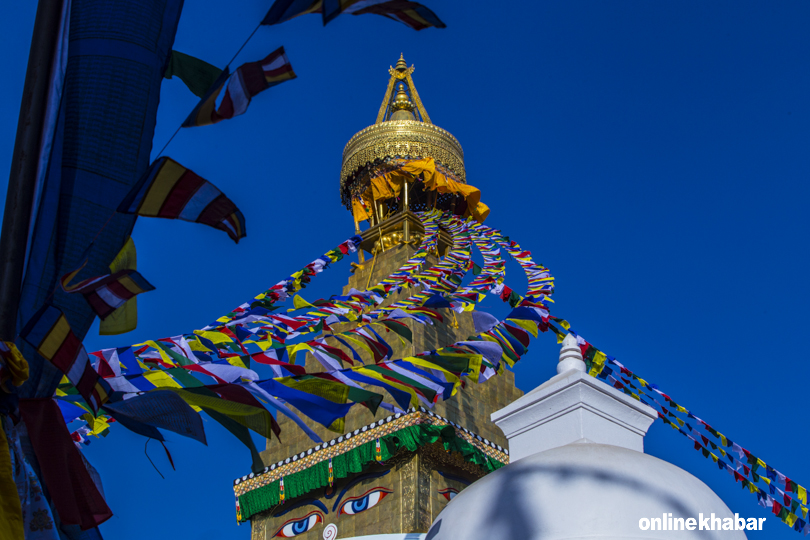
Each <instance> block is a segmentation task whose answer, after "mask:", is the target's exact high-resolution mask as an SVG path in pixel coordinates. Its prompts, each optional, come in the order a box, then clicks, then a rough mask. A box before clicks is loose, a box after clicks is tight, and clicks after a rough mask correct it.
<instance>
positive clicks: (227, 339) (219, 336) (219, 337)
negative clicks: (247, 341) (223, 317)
mask: <svg viewBox="0 0 810 540" xmlns="http://www.w3.org/2000/svg"><path fill="white" fill-rule="evenodd" d="M194 333H195V334H197V335H198V336H202V337H204V338H205V339H207V340H209V341H211V342H212V343H214V344H216V343H233V338H232V337H231V336H229V335H228V334H223V333H222V332H213V331H211V330H194ZM192 350H193V349H192Z"/></svg>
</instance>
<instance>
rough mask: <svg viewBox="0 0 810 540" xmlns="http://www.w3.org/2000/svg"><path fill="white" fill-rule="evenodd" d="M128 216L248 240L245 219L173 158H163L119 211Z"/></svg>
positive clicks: (154, 164)
mask: <svg viewBox="0 0 810 540" xmlns="http://www.w3.org/2000/svg"><path fill="white" fill-rule="evenodd" d="M118 211H119V212H121V213H124V214H138V215H139V216H147V217H160V218H167V219H182V220H183V221H191V222H195V223H202V224H204V225H208V226H211V227H214V228H215V229H220V230H222V231H225V232H226V233H228V236H230V237H231V239H232V240H233V241H234V242H237V243H239V239H240V238H244V237H245V216H243V215H242V212H240V211H239V209H238V208H237V207H236V205H235V204H234V203H233V202H232V201H231V200H230V199H229V198H228V197H226V196H225V195H224V194H223V193H222V192H221V191H220V190H219V189H217V188H216V186H214V185H213V184H212V183H210V182H209V181H207V180H205V179H203V178H201V177H199V176H197V174H195V173H194V172H193V171H190V170H189V169H186V168H185V167H183V166H182V165H180V164H179V163H177V162H176V161H175V160H173V159H171V158H169V157H166V156H164V157H161V158H159V159H158V160H156V161H155V162H153V163H152V165H150V167H149V169H148V170H147V171H146V173H145V174H144V175H143V176H142V177H141V179H140V180H139V181H138V183H137V184H136V185H135V186H134V187H133V189H132V191H130V193H129V195H127V196H126V198H125V199H124V201H123V202H122V203H121V205H120V206H119V207H118Z"/></svg>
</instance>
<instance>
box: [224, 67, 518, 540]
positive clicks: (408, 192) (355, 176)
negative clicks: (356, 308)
mask: <svg viewBox="0 0 810 540" xmlns="http://www.w3.org/2000/svg"><path fill="white" fill-rule="evenodd" d="M389 73H390V74H391V78H390V80H389V83H388V88H387V90H386V93H385V99H384V100H383V103H382V106H381V107H380V111H379V114H378V115H377V122H376V123H375V124H374V125H372V126H369V127H368V128H366V129H364V130H362V131H360V132H359V133H357V134H356V135H355V136H354V137H352V138H351V140H350V141H349V143H348V144H347V145H346V149H345V150H344V152H343V168H342V171H341V183H340V185H341V196H342V198H343V203H344V204H345V205H346V206H347V207H348V208H350V209H351V208H352V204H351V200H352V197H353V196H354V195H356V194H357V193H361V192H362V190H365V189H366V188H367V187H368V183H369V180H370V177H371V176H372V175H373V174H374V173H375V170H378V169H379V168H381V167H384V166H385V165H386V164H387V163H389V162H392V161H393V160H397V159H402V158H433V159H434V160H435V162H436V164H437V168H441V170H442V172H443V173H444V174H445V175H447V176H448V177H451V178H453V179H454V180H455V181H456V182H464V180H465V171H464V154H463V152H462V150H461V145H460V144H459V143H458V141H457V140H456V139H455V137H453V136H452V135H451V134H450V133H448V132H447V131H445V130H443V129H441V128H439V127H437V126H435V125H434V124H432V123H431V121H430V118H429V117H428V115H427V112H426V111H425V108H424V106H423V105H422V102H421V100H420V99H419V94H418V93H417V92H416V88H415V87H414V84H413V80H412V78H411V74H412V73H413V67H407V66H406V64H405V60H404V59H402V58H400V60H399V62H397V64H396V66H395V67H393V68H391V69H390V71H389ZM377 202H378V204H377V205H375V208H374V210H373V212H372V215H370V216H369V222H370V223H369V227H368V228H367V229H366V230H365V231H363V232H362V236H363V239H364V240H363V243H362V247H363V249H365V250H366V251H367V252H368V253H371V254H373V257H374V259H373V260H366V261H365V262H362V259H361V264H355V268H354V273H353V275H351V276H350V277H349V280H348V283H347V284H346V286H345V287H344V291H343V292H344V294H347V293H348V291H349V290H350V289H352V288H355V289H357V290H365V289H367V288H368V284H369V283H371V284H376V283H378V282H379V281H381V280H382V279H383V278H385V277H386V276H388V275H389V274H391V273H393V272H395V271H396V270H397V269H398V268H399V267H400V266H402V264H404V263H405V262H406V261H407V260H408V259H409V258H410V257H411V256H412V255H413V254H414V253H415V252H416V247H417V245H418V241H417V240H418V238H417V237H418V235H421V234H422V233H423V230H422V225H421V222H420V220H419V219H418V218H417V217H416V216H415V215H414V213H413V212H419V211H422V210H427V209H428V208H438V209H444V210H450V209H453V208H454V205H457V204H461V198H460V197H457V196H455V195H453V194H449V193H448V194H439V195H438V197H437V196H436V194H435V192H432V193H431V192H426V191H423V190H422V189H421V182H412V183H410V184H409V185H406V189H405V190H404V192H403V193H402V197H401V198H399V199H397V198H392V199H389V200H383V201H377ZM355 225H357V222H356V221H355ZM381 239H382V242H380V240H381ZM375 246H376V247H375ZM449 247H452V239H451V237H450V235H448V234H446V233H444V232H442V235H441V238H440V244H439V252H441V253H442V254H443V253H445V251H446V249H448V248H449ZM361 253H362V252H361ZM438 255H439V254H438V253H437V254H433V255H429V256H428V260H427V262H426V265H427V266H431V265H435V264H437V263H438V262H439V258H438ZM417 290H418V288H411V289H404V290H403V291H402V292H401V293H399V294H396V293H394V294H392V295H391V296H389V297H388V299H387V300H386V302H385V304H384V305H388V304H390V303H392V302H396V301H399V300H401V299H404V298H406V297H408V296H410V295H412V294H413V293H415V292H416V291H417ZM439 311H442V312H444V315H445V317H444V320H445V323H438V322H436V323H435V324H433V325H421V324H418V323H415V322H414V321H410V320H403V321H407V323H408V325H409V327H410V329H411V331H412V332H413V339H412V341H411V342H410V343H408V342H404V341H403V342H398V341H399V340H397V339H396V338H393V339H390V340H389V341H388V342H389V344H390V345H391V347H392V348H393V350H394V355H393V358H405V357H408V356H413V355H414V354H417V353H419V352H422V351H428V350H434V349H439V348H441V347H444V346H447V345H450V344H452V343H455V342H457V341H461V340H464V339H466V338H468V337H469V336H471V335H472V334H474V333H475V331H474V325H473V322H472V316H471V315H470V313H462V314H460V315H457V316H454V315H453V313H451V312H450V310H446V309H440V310H439ZM355 326H356V323H343V324H340V325H333V326H332V330H333V332H335V333H337V332H342V331H346V330H349V329H351V328H354V327H355ZM363 360H364V361H367V362H372V363H373V360H371V359H370V358H365V357H364V358H363ZM306 368H307V370H308V371H309V372H317V371H323V367H322V366H321V365H320V364H319V363H318V362H317V361H316V360H315V359H314V358H312V357H311V356H310V355H309V354H308V355H307V363H306ZM369 389H370V390H372V391H376V392H380V391H381V390H380V389H379V388H372V387H369ZM521 394H522V393H521V392H520V391H519V390H518V389H517V388H516V387H515V385H514V375H513V373H512V372H510V371H505V372H504V373H503V374H502V375H499V376H496V377H493V378H491V379H490V380H489V381H487V382H486V383H483V384H480V385H479V384H477V383H476V382H475V381H468V383H467V386H466V387H464V388H463V389H461V390H459V391H458V393H457V394H456V395H455V396H453V397H452V398H450V399H448V400H446V401H441V400H439V401H438V403H436V405H435V407H434V408H433V409H432V411H426V410H417V409H413V410H409V411H407V413H406V414H394V413H392V412H391V411H386V410H384V409H383V408H380V409H379V410H378V411H377V414H376V416H372V415H371V413H370V411H369V410H368V409H366V408H364V407H362V406H360V405H355V406H354V407H353V408H352V410H351V412H350V413H349V415H348V416H347V417H346V420H345V433H344V434H340V433H334V432H331V431H329V430H327V429H326V428H324V427H322V426H319V425H311V424H310V426H311V427H312V429H313V430H314V431H315V432H316V433H317V434H318V435H319V436H320V437H321V438H322V439H323V440H324V441H326V442H325V443H324V444H323V445H320V444H316V443H314V442H313V441H312V440H311V439H310V438H309V437H308V436H307V435H306V434H305V433H304V432H303V431H301V430H300V429H299V428H298V427H297V426H296V425H295V424H294V423H293V422H292V421H291V420H288V419H286V418H285V417H283V416H281V415H279V423H280V425H281V427H282V441H283V443H282V444H279V442H278V441H268V443H267V450H265V451H264V452H262V458H263V460H264V462H265V465H267V469H265V472H264V473H263V474H260V475H257V476H256V477H254V475H250V478H249V479H248V480H247V482H246V483H247V484H248V486H247V487H245V485H244V484H245V482H244V481H242V482H243V484H242V486H241V487H240V486H239V485H237V486H235V488H236V489H237V492H239V491H240V490H246V489H252V490H257V491H259V490H262V489H268V490H269V489H270V488H272V487H273V483H276V484H277V485H280V480H281V479H285V478H286V486H287V487H286V490H287V493H288V495H287V498H286V499H285V501H284V502H283V504H278V503H275V502H267V503H266V504H264V505H263V506H262V505H259V507H254V508H252V509H243V512H246V515H245V518H248V519H250V521H251V526H252V540H269V539H270V538H273V537H285V535H286V536H289V535H292V534H295V536H296V538H298V539H299V540H315V539H321V538H330V539H332V538H340V539H347V538H353V537H356V536H364V535H372V534H396V533H420V532H421V533H424V532H427V530H428V528H429V527H430V524H431V523H432V522H433V520H434V519H435V518H436V516H437V515H438V514H439V512H440V511H441V510H442V508H444V505H446V504H447V501H448V500H449V499H450V498H452V497H453V496H454V494H455V493H457V492H458V491H461V490H462V489H464V488H465V487H466V486H467V485H469V483H471V482H473V481H475V480H477V479H478V478H480V477H482V476H483V475H484V474H486V473H487V470H486V467H485V466H483V465H481V460H480V456H481V455H486V456H489V457H488V458H486V459H491V460H495V461H498V462H499V463H504V462H506V461H508V451H507V450H506V448H504V447H506V445H507V441H506V439H505V437H504V436H503V433H502V432H501V431H500V429H499V428H498V427H497V426H495V425H494V424H493V423H492V422H490V419H489V418H490V414H491V413H492V412H494V411H496V410H498V409H501V408H503V407H504V406H506V405H507V404H509V403H511V402H512V401H514V400H515V399H517V398H518V397H519V396H520V395H521ZM422 426H433V427H432V428H431V429H440V430H444V431H442V433H443V435H442V438H441V439H439V440H435V441H425V440H422V441H421V442H420V443H419V444H415V443H414V444H415V446H414V444H412V445H411V446H412V449H411V450H408V449H405V448H403V449H401V450H400V451H398V452H397V453H396V454H395V455H394V456H392V457H391V459H389V460H388V461H386V462H382V463H381V462H377V461H376V460H375V458H374V457H373V455H372V457H369V456H368V455H366V456H365V457H363V456H360V455H358V448H359V447H358V445H361V444H366V445H368V444H372V446H373V441H374V440H375V439H376V438H380V437H383V436H391V435H392V434H393V435H397V434H399V433H402V434H403V437H405V435H404V434H405V432H406V431H408V430H413V429H421V427H422ZM445 437H449V438H450V439H453V438H455V439H454V440H455V441H456V442H457V443H459V444H460V445H461V446H463V447H465V448H466V449H467V450H470V449H473V453H474V452H478V456H479V458H475V457H473V455H472V453H470V452H469V451H467V452H464V451H461V450H458V449H459V448H460V447H461V446H453V444H451V445H449V446H448V445H446V444H444V443H443V441H445ZM448 448H451V450H448ZM453 448H455V450H452V449H453ZM352 452H353V453H354V454H352V456H353V457H352V459H351V460H349V461H350V462H351V465H350V466H349V469H350V470H351V473H350V474H349V476H348V477H346V478H342V477H340V475H338V474H337V473H336V474H335V480H334V483H333V485H332V486H329V485H328V484H326V483H325V479H326V477H325V474H326V473H325V472H324V471H325V464H326V461H325V460H326V459H328V458H327V457H325V456H329V457H330V458H331V459H333V460H335V463H337V460H338V459H339V458H340V457H345V456H348V455H349V454H350V453H352ZM336 466H337V465H336ZM318 467H320V472H318V471H317V469H318ZM302 471H310V472H311V473H312V474H310V472H305V473H304V474H303V475H302V474H301V473H302ZM295 475H298V476H295ZM294 478H297V479H296V480H293V479H294ZM301 478H308V480H303V482H310V484H306V485H304V486H303V487H302V485H301V482H302V480H301ZM239 481H240V480H237V482H239ZM293 483H295V486H293ZM274 489H276V490H277V491H276V492H275V493H278V489H279V488H278V487H275V488H274ZM293 489H295V490H296V493H297V495H294V496H291V495H290V494H291V490H293ZM256 499H257V500H259V499H261V497H257V498H256ZM267 500H268V501H271V500H274V499H272V496H270V497H268V499H267ZM333 527H337V531H335V530H334V528H333Z"/></svg>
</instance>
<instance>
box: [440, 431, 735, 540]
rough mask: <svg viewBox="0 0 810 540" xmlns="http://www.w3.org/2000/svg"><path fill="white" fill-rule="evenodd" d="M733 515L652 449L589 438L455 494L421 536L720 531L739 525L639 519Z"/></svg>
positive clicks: (524, 537)
mask: <svg viewBox="0 0 810 540" xmlns="http://www.w3.org/2000/svg"><path fill="white" fill-rule="evenodd" d="M665 513H667V514H672V517H673V519H674V518H679V517H680V518H684V520H686V519H687V518H695V520H697V519H698V518H699V515H700V514H701V513H702V514H703V517H704V518H706V517H711V514H712V513H714V514H715V517H716V518H720V519H722V518H729V517H730V518H733V517H734V514H732V513H731V511H730V510H729V509H728V507H727V506H726V505H725V504H724V503H723V501H722V500H721V499H720V498H719V497H718V496H717V495H715V493H714V492H713V491H712V490H711V489H709V487H708V486H706V485H705V484H704V483H703V482H701V481H700V480H698V479H697V478H695V477H694V476H692V475H691V474H689V473H688V472H686V471H684V470H683V469H680V468H678V467H676V466H674V465H672V464H670V463H667V462H665V461H662V460H660V459H658V458H655V457H653V456H650V455H647V454H644V453H641V452H637V451H635V450H630V449H627V448H621V447H619V446H612V445H607V444H594V443H592V442H590V441H588V440H587V439H582V440H580V441H577V442H574V443H571V444H567V445H565V446H560V447H557V448H552V449H550V450H546V451H544V452H540V453H537V454H534V455H530V456H527V457H524V458H523V459H520V460H519V461H517V462H514V463H512V464H510V465H508V466H506V467H504V468H502V469H500V470H498V471H496V472H494V473H492V474H490V475H488V476H486V477H484V478H482V479H481V480H479V481H477V482H475V483H474V484H472V485H471V486H469V487H468V488H466V489H465V490H464V491H462V492H461V493H459V494H458V495H457V496H456V497H454V498H453V500H452V501H451V502H450V503H449V504H448V505H447V507H446V508H445V509H444V510H443V511H442V512H441V513H440V514H439V516H438V517H437V518H436V521H435V522H434V523H433V526H432V527H431V529H430V531H429V532H428V534H427V536H426V540H453V539H457V538H463V539H464V540H479V539H480V540H493V539H497V540H507V539H516V540H517V539H520V540H539V539H543V540H557V539H565V538H569V539H573V538H589V539H596V538H599V539H620V538H622V539H625V538H639V539H641V538H662V539H663V538H669V539H671V538H673V537H675V538H702V539H706V538H720V537H721V536H722V538H723V539H724V540H732V539H733V540H742V539H744V538H746V536H745V534H744V533H743V532H742V531H736V530H735V531H723V530H719V531H718V530H715V531H705V530H703V531H700V530H697V528H696V530H694V531H687V530H683V531H682V530H665V531H661V530H649V529H648V530H646V531H645V530H641V529H640V528H639V520H640V519H642V518H648V519H650V518H662V516H663V514H665Z"/></svg>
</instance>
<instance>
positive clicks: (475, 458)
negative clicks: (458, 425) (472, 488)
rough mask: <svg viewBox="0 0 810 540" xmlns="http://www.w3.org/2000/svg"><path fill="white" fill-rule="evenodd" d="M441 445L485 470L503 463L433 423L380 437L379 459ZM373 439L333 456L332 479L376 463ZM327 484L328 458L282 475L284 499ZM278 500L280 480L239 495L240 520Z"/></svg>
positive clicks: (273, 504) (448, 427)
mask: <svg viewBox="0 0 810 540" xmlns="http://www.w3.org/2000/svg"><path fill="white" fill-rule="evenodd" d="M440 439H441V441H442V443H443V444H444V449H445V450H448V451H450V452H460V453H461V455H462V456H464V459H466V460H467V461H469V462H471V463H474V464H476V465H478V466H479V467H481V468H482V469H483V470H485V471H486V472H487V473H490V472H492V471H495V470H497V469H500V468H501V467H503V466H504V464H503V463H501V462H500V461H498V460H495V459H492V458H490V457H489V456H487V455H486V454H485V453H483V452H482V451H481V450H479V449H478V448H476V447H475V446H473V445H472V444H470V443H468V442H467V441H465V440H464V439H462V438H460V437H458V436H456V430H455V429H454V428H453V426H434V425H430V424H418V425H415V426H408V427H405V428H403V429H401V430H399V431H397V432H395V433H391V434H389V435H384V436H383V437H381V438H380V446H381V450H382V460H383V461H387V460H389V459H391V457H393V456H394V454H396V453H397V452H398V451H400V450H401V449H403V448H404V449H406V450H408V451H409V452H415V451H416V450H417V449H418V448H419V447H421V446H425V445H428V444H432V443H434V442H436V441H438V440H440ZM375 454H376V440H372V441H369V442H367V443H365V444H363V445H361V446H358V447H357V448H353V449H352V450H349V451H348V452H346V453H345V454H341V455H339V456H334V457H333V458H332V470H333V472H334V475H335V479H336V480H337V479H338V478H346V477H348V476H349V475H351V474H356V473H359V472H362V471H363V469H364V468H365V467H367V466H368V465H370V464H373V463H376V461H377V460H376V457H375ZM328 485H329V460H328V459H324V460H323V461H320V462H318V463H316V464H315V465H313V466H311V467H309V468H307V469H304V470H302V471H298V472H296V473H293V474H290V475H289V476H285V477H284V498H285V499H286V500H292V499H295V498H296V497H300V496H301V495H304V494H306V493H309V492H310V491H312V490H314V489H318V488H322V487H325V486H328ZM278 503H279V481H278V480H276V481H275V482H273V483H271V484H268V485H266V486H262V487H260V488H257V489H254V490H252V491H249V492H247V493H245V494H244V495H240V496H239V506H240V508H241V510H242V521H243V522H244V521H248V520H249V519H250V518H251V517H252V516H254V515H256V514H258V513H259V512H263V511H265V510H269V509H270V508H273V507H274V506H276V505H277V504H278Z"/></svg>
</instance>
